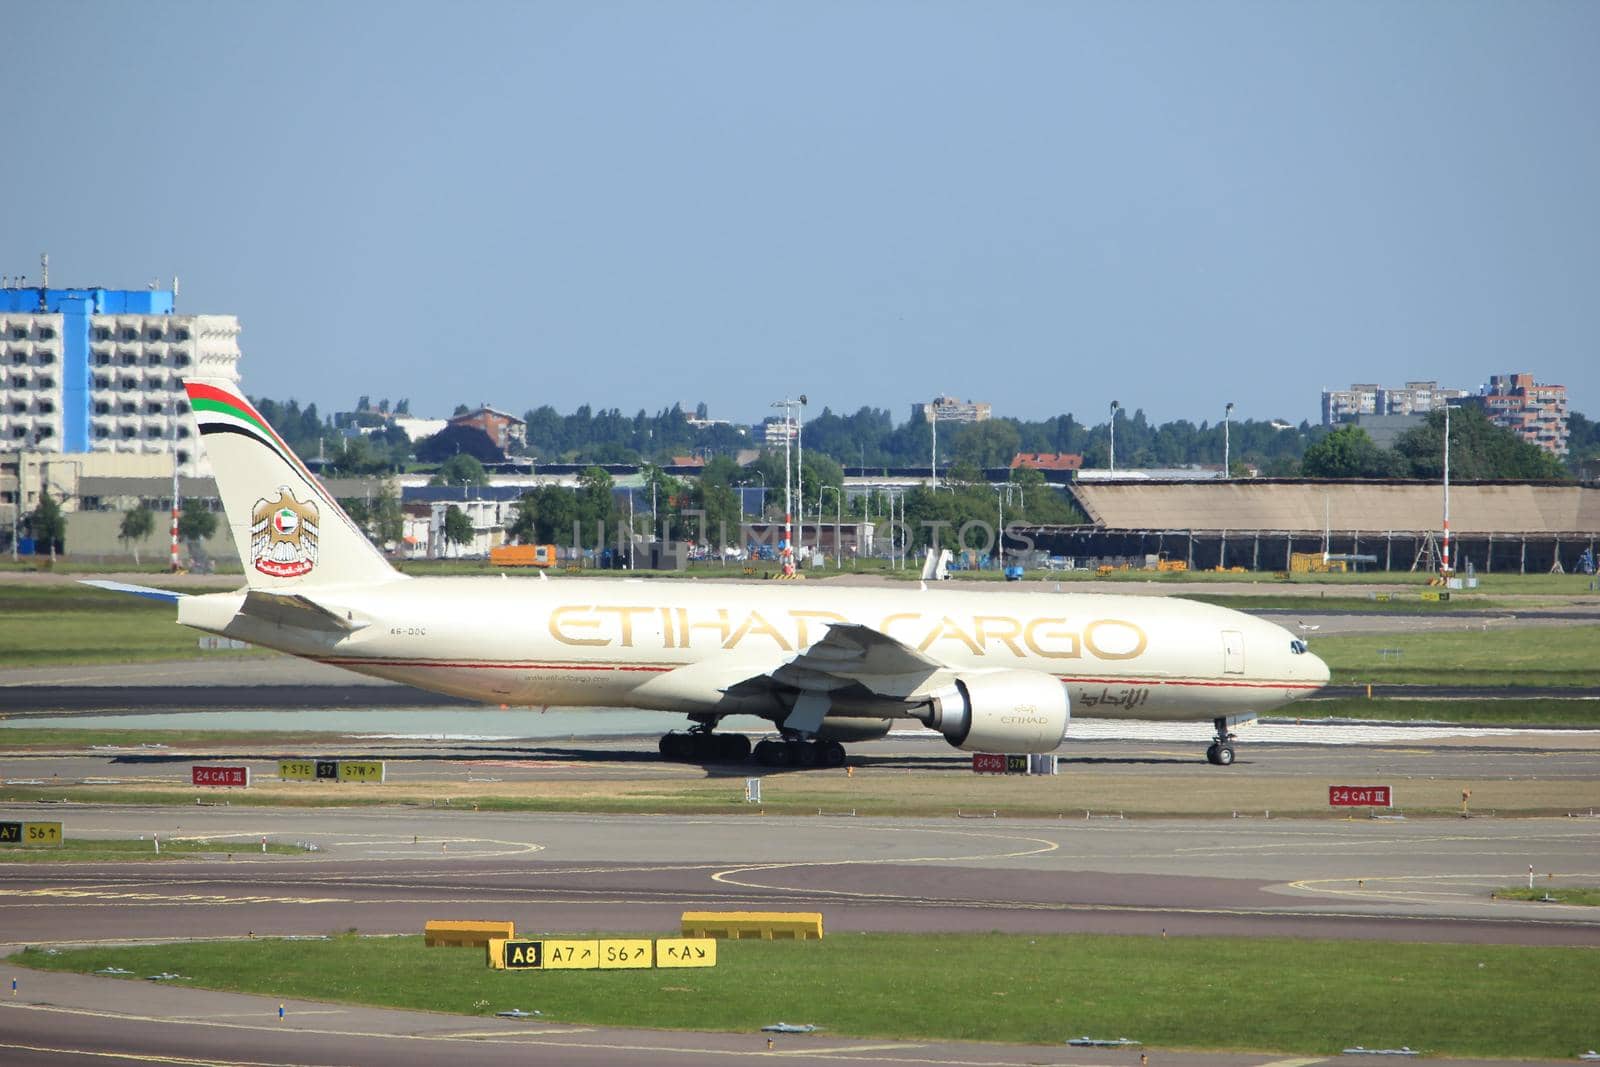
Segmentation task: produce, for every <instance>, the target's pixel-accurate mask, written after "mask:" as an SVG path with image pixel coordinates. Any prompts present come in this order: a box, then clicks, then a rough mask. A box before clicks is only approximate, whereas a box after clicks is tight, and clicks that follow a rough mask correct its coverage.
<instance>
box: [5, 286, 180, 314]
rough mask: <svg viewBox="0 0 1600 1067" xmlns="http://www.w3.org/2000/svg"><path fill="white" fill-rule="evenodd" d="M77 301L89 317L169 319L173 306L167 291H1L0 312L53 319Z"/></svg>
mask: <svg viewBox="0 0 1600 1067" xmlns="http://www.w3.org/2000/svg"><path fill="white" fill-rule="evenodd" d="M41 300H42V302H43V304H44V306H43V308H41V307H40V306H39V305H40V302H41ZM76 300H86V301H88V304H89V307H90V309H91V310H90V312H89V314H91V315H171V314H172V313H173V308H174V306H175V305H174V303H173V299H172V290H170V289H101V288H98V287H95V288H91V289H42V290H41V289H0V311H11V312H18V313H21V314H38V313H39V312H40V311H41V310H42V311H43V312H44V313H45V314H49V315H56V314H59V313H60V312H61V310H62V306H63V304H65V303H66V302H67V301H76Z"/></svg>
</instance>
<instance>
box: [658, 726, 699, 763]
mask: <svg viewBox="0 0 1600 1067" xmlns="http://www.w3.org/2000/svg"><path fill="white" fill-rule="evenodd" d="M661 754H662V755H663V756H665V757H667V759H669V760H678V761H683V760H687V759H689V758H690V757H691V756H692V755H693V754H694V738H692V737H690V736H689V735H688V734H680V733H676V732H674V733H670V734H667V735H666V736H665V737H663V738H662V739H661Z"/></svg>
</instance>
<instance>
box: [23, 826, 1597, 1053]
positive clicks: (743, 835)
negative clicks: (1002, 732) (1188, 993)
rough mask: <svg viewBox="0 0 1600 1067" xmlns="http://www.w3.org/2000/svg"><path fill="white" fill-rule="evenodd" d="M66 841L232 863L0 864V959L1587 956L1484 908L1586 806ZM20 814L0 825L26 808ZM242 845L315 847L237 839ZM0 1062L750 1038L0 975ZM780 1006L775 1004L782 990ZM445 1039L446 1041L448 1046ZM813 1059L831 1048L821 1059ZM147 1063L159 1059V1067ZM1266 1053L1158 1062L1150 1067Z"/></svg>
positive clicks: (781, 1045) (1591, 848) (1590, 915)
mask: <svg viewBox="0 0 1600 1067" xmlns="http://www.w3.org/2000/svg"><path fill="white" fill-rule="evenodd" d="M50 814H51V815H52V816H55V817H60V818H62V819H63V820H64V821H66V822H67V824H68V828H69V833H71V834H73V835H74V836H115V837H132V836H138V835H140V834H146V835H149V834H160V835H161V836H162V837H163V838H165V839H167V840H169V841H170V840H172V839H174V838H178V837H204V838H207V839H210V840H213V841H231V842H234V843H235V846H236V847H238V848H239V849H240V851H239V852H238V853H237V854H236V856H235V857H234V858H233V859H223V860H207V861H201V862H187V861H186V862H173V863H164V864H141V865H128V864H95V865H45V864H26V865H14V864H7V865H4V866H0V931H4V932H5V933H4V935H3V936H4V937H5V943H4V945H3V946H0V948H4V949H14V948H16V947H18V946H20V945H23V944H36V945H37V944H63V943H79V942H100V941H112V942H116V941H128V940H133V941H147V940H148V941H161V940H169V939H173V938H185V939H187V938H210V937H217V938H228V937H242V936H248V935H250V934H255V935H257V936H265V935H295V934H321V933H328V932H333V931H341V930H344V929H347V928H351V927H354V928H356V929H359V930H361V931H362V932H366V933H404V932H410V933H415V932H417V931H418V930H419V929H420V928H421V926H422V924H423V923H424V922H425V921H426V920H427V919H430V918H441V917H464V916H465V917H492V918H509V919H513V920H515V921H516V923H517V925H518V928H519V929H522V930H529V931H544V932H571V931H579V930H591V929H607V930H637V931H644V932H656V933H660V932H665V931H673V930H675V929H676V928H677V926H678V919H679V915H680V913H681V912H682V911H684V910H688V909H692V908H701V907H708V908H732V909H744V908H757V909H775V910H820V911H822V912H823V913H824V915H825V917H826V923H827V927H828V929H829V930H832V931H835V932H838V931H851V930H866V931H873V930H885V931H887V930H894V931H951V930H965V931H986V930H996V929H998V930H1008V931H1019V932H1039V933H1061V932H1080V931H1081V932H1098V933H1120V934H1139V935H1158V934H1160V933H1161V932H1163V931H1165V932H1166V933H1167V934H1168V935H1170V936H1190V935H1201V934H1205V935H1224V936H1228V935H1267V934H1280V935H1286V936H1297V937H1335V938H1354V939H1366V938H1377V939H1383V940H1402V941H1451V942H1479V943H1501V944H1530V945H1582V946H1597V945H1600V916H1596V915H1595V914H1594V911H1593V909H1582V908H1571V907H1565V906H1551V905H1537V904H1516V903H1511V902H1496V901H1491V900H1490V899H1489V892H1490V890H1492V889H1493V888H1496V887H1498V886H1502V885H1505V884H1508V883H1509V882H1512V881H1515V880H1516V878H1517V876H1518V874H1519V872H1520V871H1521V870H1522V869H1523V867H1524V865H1525V863H1536V864H1537V865H1538V867H1539V870H1540V871H1545V870H1551V871H1559V872H1561V874H1562V876H1563V877H1564V878H1571V877H1577V878H1579V879H1584V878H1587V879H1588V880H1590V881H1591V882H1592V881H1593V880H1594V879H1595V878H1597V877H1600V864H1597V862H1596V859H1595V857H1597V856H1600V819H1596V820H1588V819H1530V820H1492V819H1482V820H1450V819H1445V820H1418V821H1386V820H1373V819H1359V820H1353V821H1345V820H1337V819H1330V820H1326V821H1320V820H1319V821H1309V820H1297V821H1286V820H1266V819H1254V820H1235V819H1210V820H1194V821H1171V820H1165V821H1164V820H1150V821H1138V820H1119V819H1108V820H1101V819H1089V820H1082V821H1078V820H1067V821H1049V820H1030V821H1020V820H1018V821H1011V820H971V821H968V820H959V819H915V820H870V819H860V820H857V819H833V818H827V817H822V818H785V819H781V820H780V819H762V818H759V817H751V816H725V817H667V816H655V817H592V816H579V815H527V814H510V813H501V814H491V813H473V812H452V811H444V810H437V809H431V810H430V809H414V810H413V809H405V810H354V809H327V810H298V809H258V810H252V809H247V808H235V807H205V808H198V809H181V808H158V809H144V810H141V809H132V810H129V809H123V808H93V807H81V808H79V807H74V808H69V809H52V810H51V812H50ZM38 815H39V812H38V809H37V808H36V807H25V808H22V809H17V808H14V807H13V808H0V817H38ZM262 836H266V837H268V838H271V839H273V840H278V841H289V842H304V843H309V844H314V845H316V846H317V851H315V852H308V853H307V854H305V855H304V856H301V857H291V858H287V859H286V858H282V857H279V856H275V855H262V854H260V853H259V852H251V851H250V849H251V848H256V847H259V840H260V838H261V837H262ZM20 985H21V990H20V992H19V996H18V998H17V999H16V1000H11V1001H5V1002H3V1003H0V1062H5V1063H8V1064H9V1063H49V1064H61V1063H79V1062H97V1063H103V1062H106V1056H107V1055H109V1056H110V1058H111V1059H112V1061H113V1062H116V1061H117V1060H118V1059H125V1060H127V1061H129V1062H151V1061H152V1059H157V1060H159V1061H160V1062H169V1061H170V1059H171V1058H177V1059H178V1060H179V1061H180V1062H182V1061H185V1060H186V1059H187V1060H193V1061H196V1062H204V1063H230V1064H232V1063H252V1064H253V1063H284V1064H300V1063H304V1064H319V1065H326V1064H343V1063H401V1064H407V1063H437V1062H440V1061H441V1060H442V1059H443V1058H444V1057H447V1056H452V1055H455V1056H464V1057H466V1059H467V1061H468V1062H473V1063H501V1062H511V1061H512V1060H515V1061H516V1062H551V1063H595V1064H615V1063H628V1064H634V1063H656V1062H663V1060H664V1059H667V1058H683V1059H687V1060H690V1061H701V1062H703V1061H706V1060H714V1059H718V1058H721V1057H723V1056H728V1055H739V1056H744V1055H764V1054H766V1048H765V1038H764V1037H762V1036H761V1035H753V1034H743V1035H727V1034H683V1033H663V1032H657V1031H648V1030H642V1031H641V1030H629V1031H621V1030H608V1029H598V1028H587V1027H572V1026H562V1025H560V1024H547V1023H541V1022H525V1021H519V1022H516V1023H512V1022H508V1021H502V1020H494V1021H486V1020H481V1019H462V1018H452V1017H441V1016H431V1015H428V1014H426V1013H408V1012H379V1011H371V1010H366V1009H356V1008H343V1007H340V1006H337V1005H323V1004H296V1005H293V1006H292V1008H291V1010H290V1011H289V1015H288V1019H289V1021H287V1022H286V1023H284V1024H279V1023H278V1022H277V1021H276V1017H275V1011H276V1003H275V1002H273V1001H270V1000H268V999H266V998H260V997H243V996H238V997H235V996H226V995H222V994H198V993H195V992H192V991H189V990H183V989H172V988H164V987H160V986H157V985H155V984H153V983H142V982H123V981H118V980H116V979H109V978H94V977H66V976H59V977H58V976H48V975H42V974H36V973H33V972H24V974H23V978H22V981H21V983H20ZM801 1000H802V998H798V997H797V1002H799V1001H801ZM463 1035H472V1036H463ZM829 1050H839V1051H829ZM774 1051H775V1052H777V1053H779V1054H781V1055H783V1056H784V1058H796V1057H798V1058H801V1059H806V1060H813V1061H816V1062H823V1061H825V1060H826V1061H828V1062H832V1061H835V1060H838V1059H844V1060H858V1059H859V1060H872V1061H874V1062H901V1061H904V1062H917V1063H934V1064H939V1063H1023V1062H1026V1063H1077V1064H1087V1063H1120V1064H1128V1063H1130V1062H1132V1054H1130V1053H1128V1052H1126V1051H1116V1052H1107V1051H1100V1052H1095V1051H1093V1050H1090V1051H1078V1050H1070V1049H1066V1048H1055V1047H1051V1048H1038V1047H1030V1048H1027V1049H1018V1048H1008V1047H1000V1046H973V1045H963V1044H940V1043H932V1044H924V1043H903V1042H877V1041H862V1040H850V1039H841V1038H834V1037H829V1036H825V1035H808V1036H806V1037H803V1038H802V1037H782V1038H780V1039H778V1045H777V1047H776V1048H775V1050H774ZM161 1057H167V1058H168V1059H167V1060H160V1058H161ZM1269 1060H1270V1057H1249V1056H1224V1055H1217V1056H1208V1055H1190V1054H1181V1055H1180V1054H1174V1053H1169V1052H1162V1053H1161V1062H1162V1063H1163V1064H1167V1063H1193V1064H1199V1065H1223V1064H1262V1063H1266V1062H1268V1061H1269Z"/></svg>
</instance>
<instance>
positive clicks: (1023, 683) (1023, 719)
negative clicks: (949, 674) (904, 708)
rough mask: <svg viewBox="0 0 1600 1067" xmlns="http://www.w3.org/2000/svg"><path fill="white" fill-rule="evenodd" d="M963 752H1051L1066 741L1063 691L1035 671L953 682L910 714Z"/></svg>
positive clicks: (1069, 714)
mask: <svg viewBox="0 0 1600 1067" xmlns="http://www.w3.org/2000/svg"><path fill="white" fill-rule="evenodd" d="M911 714H912V715H913V716H914V717H915V718H917V719H920V720H921V721H922V722H923V723H925V724H926V725H927V726H929V727H931V728H932V729H935V730H938V731H939V732H940V733H942V734H944V737H945V740H946V741H949V742H950V743H951V744H952V745H954V746H955V747H956V748H959V749H962V750H964V751H967V752H1008V753H1022V752H1053V751H1055V749H1056V747H1057V746H1059V745H1060V744H1061V742H1062V740H1063V739H1064V738H1065V737H1066V736H1067V721H1068V720H1069V719H1070V718H1071V717H1072V712H1071V710H1070V707H1069V701H1068V699H1067V687H1066V686H1064V685H1062V684H1061V682H1060V681H1059V680H1058V679H1056V678H1052V677H1051V676H1050V675H1048V674H1040V673H1039V672H1037V671H979V672H973V673H970V674H962V675H958V676H957V677H956V680H955V683H954V684H953V685H951V686H949V687H948V688H946V689H943V690H941V691H939V692H937V693H935V694H934V695H933V697H932V698H931V699H929V701H928V702H927V703H926V704H924V705H922V706H921V707H919V708H917V709H914V710H913V711H912V713H911Z"/></svg>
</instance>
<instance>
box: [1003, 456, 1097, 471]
mask: <svg viewBox="0 0 1600 1067" xmlns="http://www.w3.org/2000/svg"><path fill="white" fill-rule="evenodd" d="M1024 468H1026V469H1028V470H1036V471H1078V470H1082V469H1083V457H1082V456H1080V455H1079V454H1078V453H1076V452H1018V453H1017V454H1016V455H1015V456H1012V457H1011V469H1012V470H1022V469H1024Z"/></svg>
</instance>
